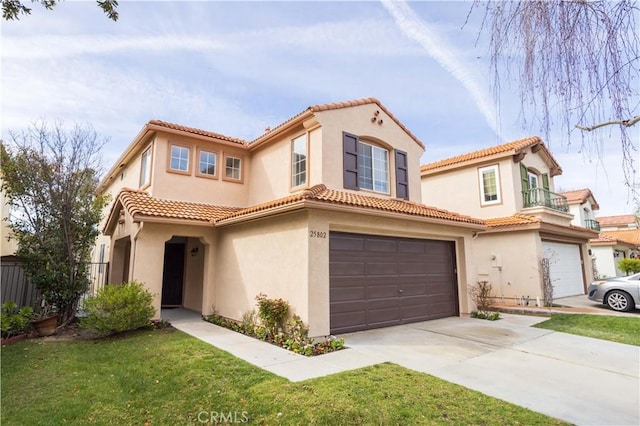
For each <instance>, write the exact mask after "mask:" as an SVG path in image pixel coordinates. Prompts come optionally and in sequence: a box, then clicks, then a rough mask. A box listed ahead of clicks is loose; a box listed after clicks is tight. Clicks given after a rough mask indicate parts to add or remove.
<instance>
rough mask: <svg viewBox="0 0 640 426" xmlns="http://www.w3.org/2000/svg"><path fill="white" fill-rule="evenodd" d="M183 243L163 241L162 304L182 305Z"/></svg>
mask: <svg viewBox="0 0 640 426" xmlns="http://www.w3.org/2000/svg"><path fill="white" fill-rule="evenodd" d="M184 251H185V244H184V243H165V245H164V267H163V270H162V306H163V307H164V306H167V307H168V306H182V286H183V284H184V282H183V279H184Z"/></svg>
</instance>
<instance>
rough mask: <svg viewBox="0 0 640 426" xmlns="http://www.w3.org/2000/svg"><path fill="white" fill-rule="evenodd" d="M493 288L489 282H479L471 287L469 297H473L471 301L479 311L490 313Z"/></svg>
mask: <svg viewBox="0 0 640 426" xmlns="http://www.w3.org/2000/svg"><path fill="white" fill-rule="evenodd" d="M492 291H493V288H492V286H491V283H489V281H478V282H477V283H476V285H475V286H473V287H469V295H470V296H471V300H473V302H474V303H475V304H476V306H477V307H478V311H480V312H488V311H489V308H491V304H492V302H491V299H492V297H493V296H492V295H491V292H492Z"/></svg>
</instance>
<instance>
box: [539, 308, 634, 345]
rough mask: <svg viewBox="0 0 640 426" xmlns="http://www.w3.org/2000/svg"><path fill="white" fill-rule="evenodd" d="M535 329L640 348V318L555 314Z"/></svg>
mask: <svg viewBox="0 0 640 426" xmlns="http://www.w3.org/2000/svg"><path fill="white" fill-rule="evenodd" d="M535 327H538V328H546V329H548V330H554V331H561V332H563V333H571V334H577V335H579V336H587V337H595V338H596V339H602V340H610V341H612V342H617V343H626V344H627V345H635V346H640V317H639V318H633V317H616V316H610V315H586V314H554V315H552V316H551V319H549V320H547V321H544V322H541V323H538V324H536V325H535Z"/></svg>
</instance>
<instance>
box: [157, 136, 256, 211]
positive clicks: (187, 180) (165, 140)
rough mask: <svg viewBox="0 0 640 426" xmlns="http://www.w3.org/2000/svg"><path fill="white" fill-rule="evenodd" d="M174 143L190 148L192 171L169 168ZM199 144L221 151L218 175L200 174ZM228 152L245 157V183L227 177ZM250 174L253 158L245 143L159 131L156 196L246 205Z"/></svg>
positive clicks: (243, 172) (242, 166) (243, 164)
mask: <svg viewBox="0 0 640 426" xmlns="http://www.w3.org/2000/svg"><path fill="white" fill-rule="evenodd" d="M172 143H173V144H177V145H180V146H184V147H188V148H190V157H189V160H190V161H189V163H190V171H189V174H188V175H185V174H181V173H173V172H170V171H168V164H169V163H168V161H169V151H170V148H169V147H170V145H171V144H172ZM198 148H202V149H205V150H208V151H213V152H216V153H217V154H218V155H217V157H218V158H217V178H216V179H211V178H208V177H201V176H197V174H196V169H197V167H198V163H199V159H198V157H197V152H198ZM225 153H226V154H230V155H233V156H236V157H241V158H242V163H241V168H242V176H243V182H242V183H238V182H235V181H228V180H225V179H223V176H224V165H225V164H224V154H225ZM250 175H251V159H250V157H249V155H248V153H247V152H246V151H245V150H244V149H243V148H242V147H234V146H228V145H223V144H216V143H213V142H207V141H202V140H200V139H195V138H186V137H183V136H176V135H168V134H164V133H158V134H157V135H156V144H155V150H154V156H153V172H152V186H151V187H150V188H149V189H148V191H149V192H150V194H151V195H153V196H154V197H158V198H165V199H170V200H179V201H191V202H197V203H209V204H218V205H224V206H234V207H245V206H247V202H248V195H249V185H248V182H249V180H250V178H251V176H250Z"/></svg>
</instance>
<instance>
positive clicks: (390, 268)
mask: <svg viewBox="0 0 640 426" xmlns="http://www.w3.org/2000/svg"><path fill="white" fill-rule="evenodd" d="M365 272H366V274H367V275H398V264H397V263H391V262H386V261H379V262H367V264H366V266H365Z"/></svg>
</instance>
